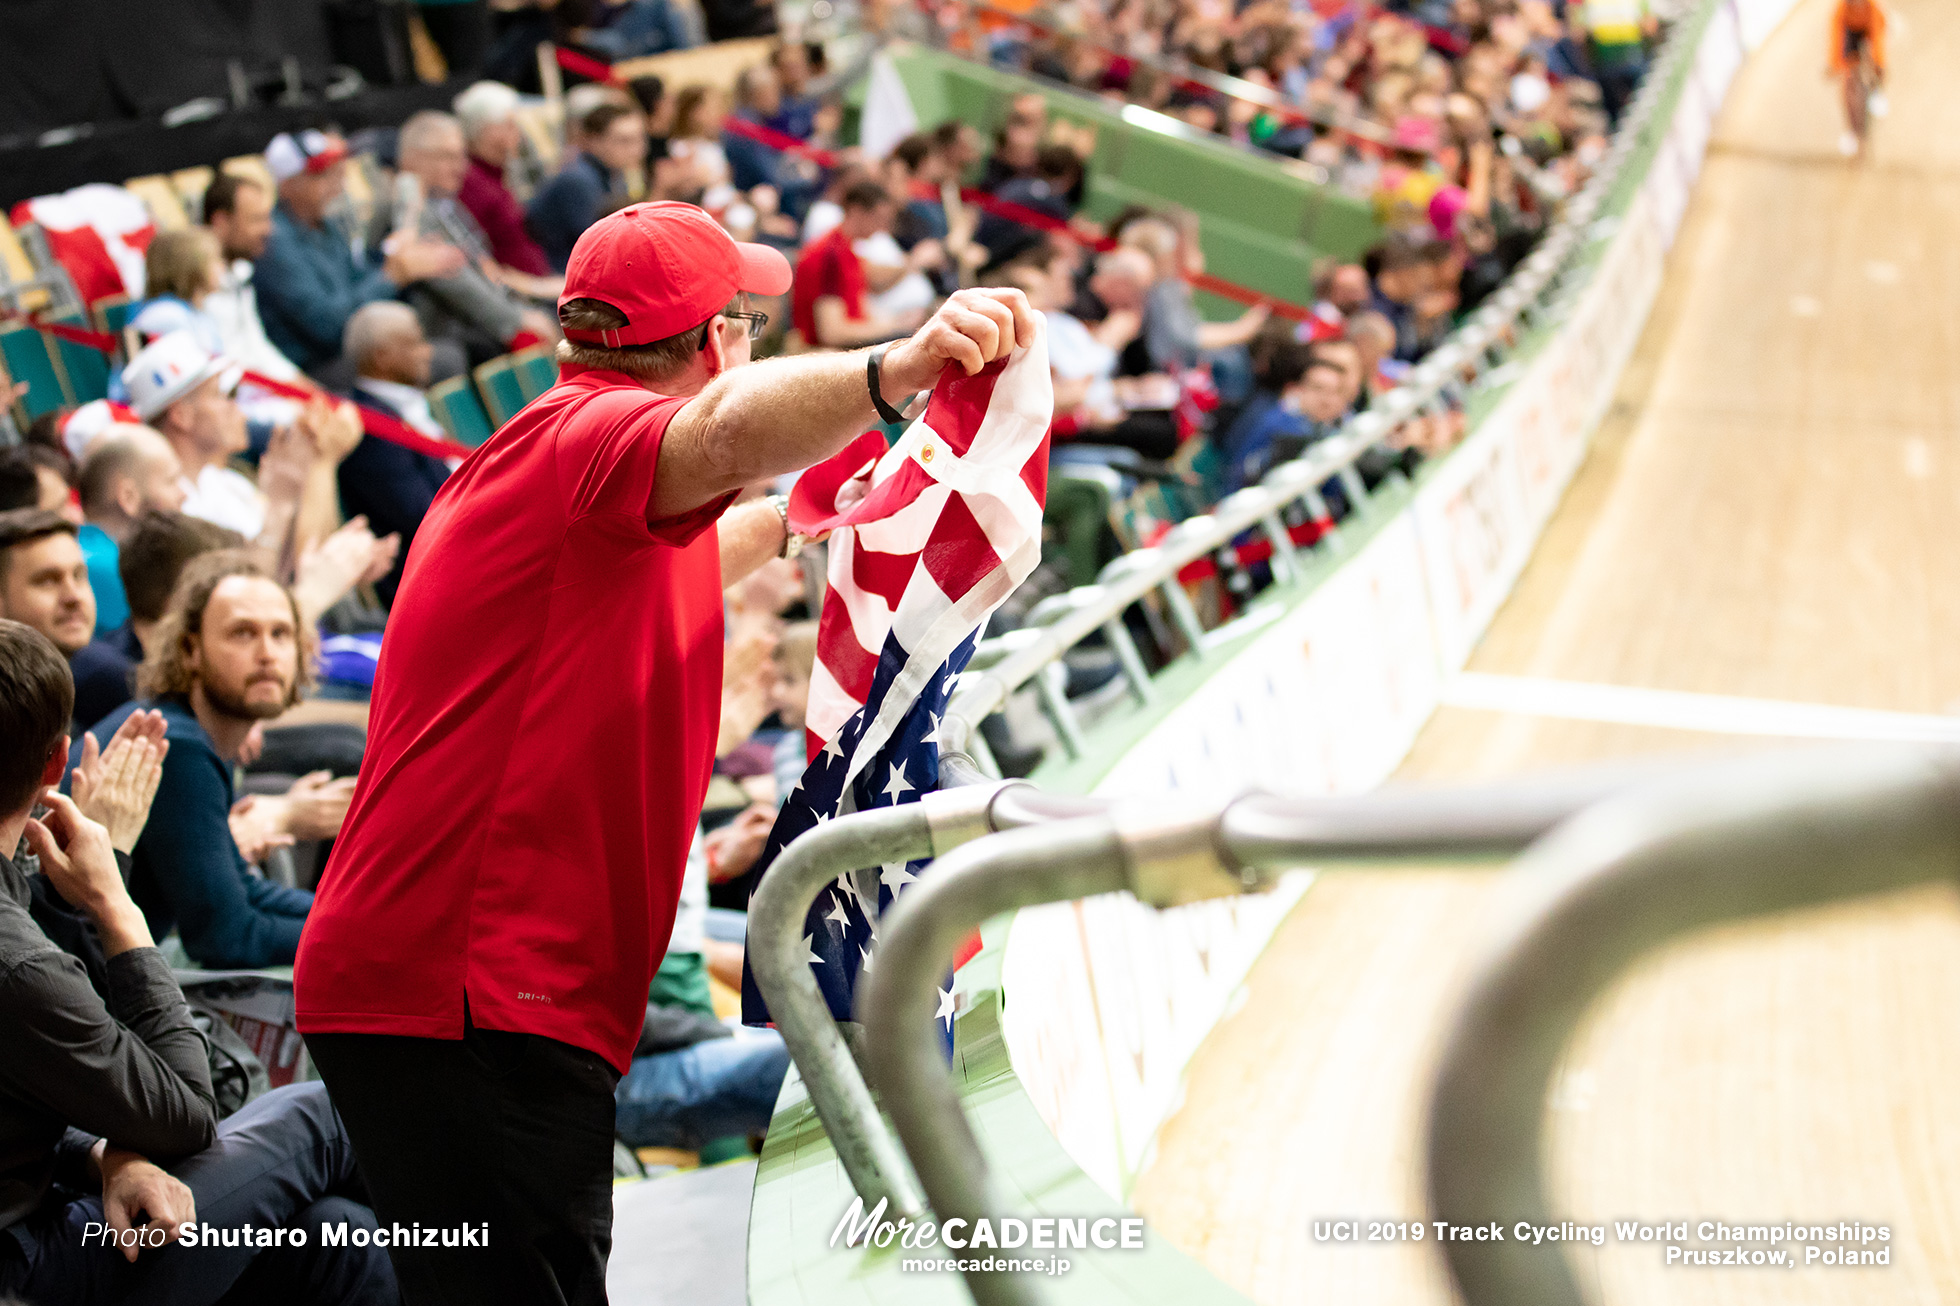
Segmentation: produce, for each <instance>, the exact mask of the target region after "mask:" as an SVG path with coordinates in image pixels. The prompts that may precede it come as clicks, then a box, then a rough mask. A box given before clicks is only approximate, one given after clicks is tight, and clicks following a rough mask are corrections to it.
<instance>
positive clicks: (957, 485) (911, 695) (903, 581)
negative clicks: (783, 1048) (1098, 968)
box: [742, 315, 1054, 1054]
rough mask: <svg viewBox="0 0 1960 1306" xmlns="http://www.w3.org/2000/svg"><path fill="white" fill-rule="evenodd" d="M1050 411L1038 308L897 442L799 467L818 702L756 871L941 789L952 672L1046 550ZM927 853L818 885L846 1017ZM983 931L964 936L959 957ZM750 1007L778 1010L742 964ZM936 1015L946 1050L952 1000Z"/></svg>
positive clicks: (823, 953)
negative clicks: (1012, 343) (823, 545)
mask: <svg viewBox="0 0 1960 1306" xmlns="http://www.w3.org/2000/svg"><path fill="white" fill-rule="evenodd" d="M1053 420H1054V388H1053V385H1052V377H1051V373H1050V371H1049V367H1048V342H1047V332H1046V328H1045V326H1044V325H1043V324H1042V323H1041V320H1040V318H1039V316H1038V315H1037V318H1036V323H1035V338H1034V339H1033V340H1032V341H1031V342H1030V343H1029V344H1028V345H1027V346H1026V347H1025V348H1017V349H1015V350H1014V352H1013V354H1012V356H1010V357H1009V358H1006V359H1001V360H998V361H996V362H993V363H990V364H988V365H987V366H986V367H985V368H984V369H982V370H981V372H980V373H979V374H977V375H975V376H970V377H969V376H966V375H965V374H964V372H963V371H962V369H960V368H959V367H957V366H955V367H950V368H948V369H947V370H946V371H945V372H944V373H942V374H941V376H940V377H939V379H938V383H937V384H936V385H935V386H934V387H933V391H932V398H931V401H930V402H929V403H928V405H927V406H926V410H925V412H924V414H923V415H922V416H921V417H920V418H919V419H918V421H916V422H914V423H913V424H912V425H911V426H910V427H909V428H908V429H907V430H906V431H905V432H904V433H902V434H901V435H900V436H899V437H898V440H897V442H896V443H893V442H891V441H888V440H887V439H886V438H885V435H884V433H883V432H879V431H871V432H866V433H865V434H864V435H863V436H861V437H859V439H857V440H856V441H854V442H852V444H851V445H850V446H849V447H848V448H846V449H844V450H843V451H841V452H840V453H838V454H837V455H836V456H835V457H833V458H830V459H826V460H825V461H824V462H821V463H819V464H817V465H816V466H815V467H812V468H809V469H808V470H806V471H805V472H804V473H803V474H802V475H801V476H800V477H799V478H798V480H797V483H796V487H795V489H794V490H793V492H792V493H791V495H790V506H789V515H790V518H791V521H792V523H794V524H795V525H796V529H798V530H800V531H802V532H803V533H804V534H806V535H807V534H816V533H821V532H828V537H829V544H828V546H827V558H828V563H827V567H826V575H825V581H826V588H825V591H824V600H823V603H822V608H821V616H820V618H819V623H818V631H817V658H816V665H815V667H814V668H813V670H812V672H811V676H810V701H809V704H808V706H807V709H806V711H805V713H804V727H805V730H804V733H805V743H806V747H807V749H808V752H807V754H806V755H807V756H808V757H809V759H810V761H809V766H808V769H807V770H805V772H804V773H803V779H802V783H801V784H800V786H798V787H797V788H796V789H794V790H793V791H792V792H791V793H790V794H789V795H787V798H786V801H785V802H784V803H783V805H782V808H781V810H780V812H779V813H778V815H777V819H776V825H775V829H774V830H773V831H772V832H771V834H770V837H769V843H768V846H767V847H766V848H765V849H764V852H763V855H762V858H761V859H760V860H759V861H758V862H757V864H756V867H755V868H754V870H753V871H752V872H751V875H752V876H754V877H759V876H761V875H762V874H764V873H766V872H767V870H768V868H769V865H770V863H771V862H772V861H773V860H774V859H775V858H776V856H777V855H778V854H780V853H781V851H782V850H783V848H784V847H785V846H787V845H788V844H789V843H790V842H791V841H793V840H795V839H798V838H801V837H803V836H804V835H806V834H809V833H810V832H812V831H815V830H821V829H823V828H824V827H826V826H828V825H829V824H830V822H831V821H832V820H833V819H838V820H841V819H843V818H844V817H846V816H847V815H850V814H852V813H857V812H867V811H870V810H873V809H874V808H875V809H879V810H888V809H890V808H892V807H894V806H897V805H899V804H903V803H911V802H917V801H919V799H920V797H921V795H923V794H926V793H930V792H931V791H932V790H934V789H936V788H938V786H939V759H940V754H941V752H942V751H943V750H944V748H945V747H947V745H946V743H945V737H946V735H947V734H948V733H950V732H951V731H952V729H953V723H951V722H949V720H948V718H947V716H946V703H947V700H948V698H949V697H950V695H951V694H952V691H953V686H954V684H955V682H956V681H957V680H958V678H959V676H960V675H961V674H962V673H963V672H964V671H965V669H966V667H967V664H968V662H969V661H970V659H971V658H972V656H973V648H974V645H975V644H976V643H977V642H978V641H979V639H980V636H981V634H982V633H983V631H984V629H985V626H986V622H987V618H988V616H989V614H991V613H992V612H993V611H994V610H995V609H996V608H998V607H999V606H1000V604H1001V602H1002V601H1003V600H1004V599H1006V598H1007V596H1008V595H1010V594H1012V593H1013V592H1014V590H1015V587H1016V586H1018V585H1019V584H1021V582H1023V581H1024V580H1026V579H1027V577H1028V575H1029V574H1030V573H1031V572H1032V571H1033V570H1034V568H1035V567H1036V566H1037V565H1038V564H1039V562H1040V560H1041V522H1042V507H1043V504H1044V502H1045V500H1046V497H1047V490H1048V431H1049V428H1050V426H1051V425H1052V424H1053ZM928 451H930V453H928ZM929 863H930V859H929V858H919V859H914V860H909V861H901V862H898V863H895V864H889V865H883V866H880V865H878V864H876V863H873V864H871V865H869V866H863V867H861V868H859V869H857V870H854V871H853V872H851V873H850V874H848V875H845V876H843V877H842V878H841V883H840V884H839V885H838V886H837V890H836V892H834V893H833V894H832V895H831V901H830V902H828V903H825V902H824V901H823V900H822V896H821V895H819V896H818V898H817V900H816V901H815V902H813V903H812V904H811V906H810V910H809V912H808V913H807V915H806V917H805V923H804V932H805V933H806V935H808V936H809V940H810V942H809V946H810V947H811V948H813V949H815V951H816V954H817V955H818V956H820V957H821V958H822V962H823V964H822V965H819V966H815V967H813V969H812V971H811V974H812V975H813V976H814V978H815V979H816V981H817V986H818V988H819V989H820V990H821V992H822V993H823V997H824V1002H825V1005H826V1006H827V1007H828V1008H829V1010H830V1013H831V1015H833V1016H834V1017H836V1018H837V1019H839V1020H848V1019H850V1018H851V1014H852V1012H853V1010H854V1009H855V992H854V989H855V984H856V979H857V973H858V972H859V971H860V970H862V969H863V968H864V966H865V965H866V964H868V961H869V958H870V955H871V952H872V950H873V948H874V947H875V944H874V943H873V940H875V939H876V938H877V937H878V917H879V914H880V913H881V912H883V911H887V910H890V908H891V903H892V901H893V897H894V895H895V894H896V893H898V892H899V891H900V890H903V889H905V887H906V886H907V885H909V884H911V883H912V881H913V879H914V878H916V877H918V876H921V875H925V874H930V867H929ZM840 926H841V928H839V927H840ZM977 938H978V936H977V935H975V936H973V937H972V938H969V939H967V940H966V941H964V942H963V943H962V944H961V947H960V949H959V951H958V952H957V953H956V954H955V956H954V958H953V960H952V965H953V968H954V969H955V970H957V969H958V967H959V965H960V964H961V963H962V962H964V961H965V960H966V959H967V958H969V957H971V956H972V955H973V953H974V951H976V950H977V948H978V946H979V945H978V942H977ZM947 983H948V984H949V985H950V983H951V981H950V979H949V980H948V981H947ZM949 991H950V990H949ZM945 1001H946V1003H950V998H947V999H946V1000H945ZM742 1018H743V1019H744V1020H745V1021H747V1022H748V1023H750V1024H763V1023H765V1022H768V1021H769V1019H770V1016H769V1012H768V1008H767V1004H766V1003H765V1002H764V1001H763V998H762V994H761V991H760V990H759V989H757V988H756V987H755V985H754V982H753V976H752V975H746V974H745V976H744V982H743V985H742ZM940 1019H941V1020H942V1021H943V1022H944V1028H945V1030H946V1031H948V1034H949V1037H948V1041H947V1051H948V1053H949V1054H950V1052H951V1042H950V1030H951V1028H952V1025H953V1019H952V1012H951V1007H950V1005H945V1007H944V1010H943V1011H942V1013H941V1017H940Z"/></svg>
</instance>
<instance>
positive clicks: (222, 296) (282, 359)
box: [198, 172, 312, 385]
mask: <svg viewBox="0 0 1960 1306" xmlns="http://www.w3.org/2000/svg"><path fill="white" fill-rule="evenodd" d="M204 225H205V226H206V227H208V228H209V229H210V231H211V234H212V235H214V236H216V237H217V238H218V255H219V259H218V263H219V266H218V281H217V285H216V287H215V288H214V289H212V290H211V291H210V293H209V294H207V295H206V296H205V297H204V301H203V303H201V304H200V305H199V306H198V307H199V308H200V309H201V310H202V311H203V313H204V315H205V317H207V318H209V319H210V321H211V322H212V323H213V325H214V326H215V327H216V328H217V336H218V348H217V350H216V352H218V353H221V354H223V355H225V356H226V357H227V358H235V359H237V360H238V362H239V363H240V365H242V366H243V367H244V368H245V369H246V370H247V371H251V372H257V373H259V374H260V375H261V376H269V377H271V378H272V379H273V380H275V381H286V382H297V383H301V384H305V385H311V384H312V381H311V379H310V378H308V377H307V375H306V374H305V373H304V372H302V371H300V370H299V368H298V367H297V366H296V365H295V364H294V363H293V360H292V359H290V358H287V357H286V356H285V355H284V354H282V353H280V352H279V349H278V347H277V346H275V345H274V344H273V343H272V341H271V340H270V339H269V338H268V337H267V336H266V333H265V323H264V322H263V321H262V320H261V319H260V318H259V301H258V293H257V292H256V291H255V290H254V289H253V288H252V276H253V264H255V263H256V262H257V261H258V260H259V259H260V258H262V257H264V255H265V246H266V242H267V241H268V240H269V239H271V237H272V196H270V195H268V194H266V191H265V187H263V186H261V185H259V184H258V183H257V182H256V181H253V180H252V179H251V178H249V177H241V176H238V175H237V174H235V173H229V172H220V173H219V174H218V175H217V176H215V177H213V178H212V179H211V184H210V185H209V186H207V187H205V189H204Z"/></svg>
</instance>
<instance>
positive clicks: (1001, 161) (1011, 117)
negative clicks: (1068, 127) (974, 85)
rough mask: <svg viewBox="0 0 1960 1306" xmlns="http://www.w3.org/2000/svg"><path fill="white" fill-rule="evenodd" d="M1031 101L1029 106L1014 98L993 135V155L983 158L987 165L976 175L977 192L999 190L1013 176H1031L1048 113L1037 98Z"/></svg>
mask: <svg viewBox="0 0 1960 1306" xmlns="http://www.w3.org/2000/svg"><path fill="white" fill-rule="evenodd" d="M1033 99H1034V102H1033V103H1029V102H1026V101H1024V100H1019V99H1017V100H1016V101H1015V103H1014V106H1013V108H1012V109H1011V110H1010V111H1009V113H1008V116H1007V120H1006V121H1005V122H1003V123H1001V125H1000V127H999V129H998V130H997V131H996V132H995V133H994V152H993V153H992V154H990V155H988V156H987V166H986V168H985V169H983V170H982V171H981V173H980V189H981V190H984V191H999V189H1000V188H1001V187H1002V186H1004V185H1006V184H1007V183H1008V182H1010V181H1012V180H1014V179H1015V178H1016V177H1032V176H1034V175H1035V163H1036V160H1037V159H1038V158H1039V157H1040V154H1041V133H1042V131H1043V130H1044V129H1045V128H1046V127H1047V125H1048V112H1047V109H1046V107H1045V106H1044V105H1043V103H1042V102H1041V101H1040V97H1038V96H1036V97H1033Z"/></svg>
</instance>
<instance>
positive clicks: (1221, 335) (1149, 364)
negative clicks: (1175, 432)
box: [1119, 217, 1272, 376]
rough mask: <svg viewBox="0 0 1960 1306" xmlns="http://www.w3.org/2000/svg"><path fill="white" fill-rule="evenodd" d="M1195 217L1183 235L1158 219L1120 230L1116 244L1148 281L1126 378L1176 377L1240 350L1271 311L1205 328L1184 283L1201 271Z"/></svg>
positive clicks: (1262, 308)
mask: <svg viewBox="0 0 1960 1306" xmlns="http://www.w3.org/2000/svg"><path fill="white" fill-rule="evenodd" d="M1195 221H1196V219H1195V217H1192V218H1188V219H1186V222H1185V226H1184V228H1183V230H1180V229H1179V228H1178V227H1176V226H1173V225H1172V224H1171V223H1170V222H1168V221H1165V220H1164V219H1161V218H1143V219H1140V220H1138V221H1135V222H1132V223H1130V224H1129V225H1128V226H1126V227H1125V228H1124V229H1123V234H1122V235H1121V237H1119V239H1120V240H1121V241H1122V243H1123V244H1124V245H1126V246H1128V247H1130V248H1132V249H1135V250H1138V251H1140V252H1141V253H1143V254H1144V255H1146V256H1147V257H1148V258H1149V259H1150V260H1151V266H1152V272H1153V279H1152V282H1151V286H1150V290H1149V292H1148V293H1147V294H1146V295H1145V297H1144V305H1143V332H1142V334H1141V335H1140V336H1138V338H1137V339H1136V340H1135V341H1133V342H1132V343H1131V345H1130V348H1129V349H1128V350H1127V351H1125V355H1124V360H1123V371H1124V372H1125V373H1126V374H1129V375H1141V374H1143V373H1145V372H1165V373H1168V374H1170V375H1172V376H1176V375H1178V374H1180V373H1182V372H1183V371H1185V370H1186V369H1187V368H1191V367H1195V366H1197V364H1198V362H1199V360H1200V359H1201V358H1202V357H1205V356H1208V355H1213V354H1216V353H1219V352H1220V351H1224V350H1241V351H1242V350H1243V348H1244V346H1245V345H1246V344H1248V343H1249V342H1250V341H1251V340H1252V338H1253V337H1254V336H1255V335H1257V334H1259V329H1260V328H1261V327H1263V326H1265V325H1266V321H1267V319H1268V318H1270V317H1271V316H1272V310H1271V309H1270V308H1268V307H1267V306H1266V305H1265V304H1263V303H1262V304H1254V305H1253V306H1252V307H1251V308H1248V309H1246V310H1245V312H1243V313H1241V314H1240V315H1239V316H1238V317H1237V318H1235V319H1234V320H1232V321H1230V322H1207V321H1205V320H1204V319H1202V318H1201V317H1199V316H1198V306H1197V303H1196V302H1195V301H1194V300H1193V299H1192V297H1191V283H1190V282H1189V281H1187V280H1186V279H1185V277H1186V276H1187V275H1188V274H1190V273H1193V272H1202V271H1203V270H1204V255H1203V254H1202V253H1201V252H1200V251H1199V250H1198V247H1197V232H1196V229H1195Z"/></svg>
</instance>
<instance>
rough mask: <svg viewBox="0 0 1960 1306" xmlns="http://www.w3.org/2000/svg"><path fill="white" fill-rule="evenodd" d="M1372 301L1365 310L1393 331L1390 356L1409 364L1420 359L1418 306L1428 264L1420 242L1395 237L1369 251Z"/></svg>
mask: <svg viewBox="0 0 1960 1306" xmlns="http://www.w3.org/2000/svg"><path fill="white" fill-rule="evenodd" d="M1372 261H1373V262H1374V265H1375V298H1374V301H1373V302H1372V303H1371V304H1370V305H1369V307H1370V308H1371V309H1372V310H1373V311H1374V312H1376V313H1378V314H1380V315H1381V316H1382V317H1383V318H1385V319H1387V321H1388V324H1389V325H1390V326H1391V327H1393V328H1394V329H1395V349H1394V351H1393V352H1392V354H1391V357H1394V358H1397V359H1399V360H1401V361H1402V362H1405V363H1413V362H1415V361H1416V360H1418V359H1420V358H1421V357H1422V352H1423V346H1422V340H1423V336H1424V334H1425V332H1424V319H1425V315H1424V314H1423V312H1422V310H1421V309H1420V308H1419V307H1418V305H1419V303H1420V301H1421V300H1422V299H1423V297H1424V294H1425V293H1426V287H1427V282H1428V276H1429V264H1428V259H1427V255H1426V254H1425V252H1424V249H1423V245H1422V243H1421V242H1420V241H1417V240H1413V239H1410V238H1407V237H1399V236H1398V237H1395V238H1392V239H1390V240H1388V241H1386V242H1385V243H1383V244H1382V245H1381V246H1380V247H1379V248H1378V249H1377V250H1375V251H1373V260H1372Z"/></svg>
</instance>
